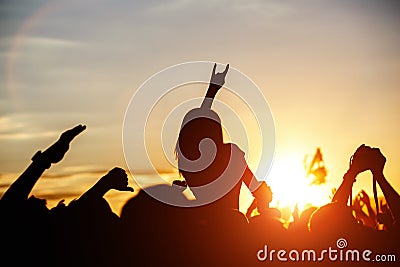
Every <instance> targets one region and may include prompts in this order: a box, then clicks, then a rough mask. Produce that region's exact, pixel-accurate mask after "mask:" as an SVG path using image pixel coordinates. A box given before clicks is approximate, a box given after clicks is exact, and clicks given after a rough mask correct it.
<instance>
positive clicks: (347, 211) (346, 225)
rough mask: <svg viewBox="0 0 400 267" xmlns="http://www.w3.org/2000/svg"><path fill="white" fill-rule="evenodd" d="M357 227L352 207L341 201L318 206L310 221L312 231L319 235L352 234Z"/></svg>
mask: <svg viewBox="0 0 400 267" xmlns="http://www.w3.org/2000/svg"><path fill="white" fill-rule="evenodd" d="M357 227H358V223H357V220H356V219H355V218H354V217H353V215H352V210H351V208H350V207H348V206H346V205H343V204H342V203H339V202H333V203H329V204H326V205H324V206H322V207H320V208H318V209H317V210H316V211H315V212H314V213H312V215H311V217H310V221H309V228H310V231H311V233H314V234H317V235H325V236H326V235H338V234H352V233H353V232H354V231H355V230H356V229H357Z"/></svg>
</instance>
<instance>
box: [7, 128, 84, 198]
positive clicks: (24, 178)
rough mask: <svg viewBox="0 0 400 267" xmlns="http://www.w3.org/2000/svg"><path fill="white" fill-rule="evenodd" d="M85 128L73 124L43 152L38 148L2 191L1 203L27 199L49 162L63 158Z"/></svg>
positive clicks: (49, 164) (55, 161) (48, 166)
mask: <svg viewBox="0 0 400 267" xmlns="http://www.w3.org/2000/svg"><path fill="white" fill-rule="evenodd" d="M85 129H86V126H84V125H78V126H75V127H74V128H72V129H69V130H67V131H65V132H63V133H62V134H61V136H60V138H59V139H58V140H57V141H56V142H55V143H54V144H53V145H51V146H50V147H49V148H47V149H46V150H45V151H44V152H41V151H40V150H39V151H38V152H36V154H35V155H34V156H33V157H32V162H31V164H30V165H29V166H28V167H27V168H26V170H25V171H24V172H23V173H22V174H21V175H20V176H19V177H18V178H17V180H16V181H15V182H14V183H12V184H11V186H10V187H9V188H8V190H7V191H6V192H5V193H4V195H3V197H2V199H1V201H2V203H5V204H15V203H17V202H20V201H23V200H26V199H28V196H29V194H30V192H31V191H32V188H33V187H34V185H35V184H36V182H37V181H38V180H39V178H40V176H41V175H42V174H43V172H44V171H45V170H46V169H48V168H50V166H51V164H53V163H58V162H59V161H61V160H62V159H63V157H64V155H65V153H66V152H67V151H68V149H69V145H70V143H71V141H72V140H73V139H74V138H75V137H76V136H77V135H78V134H80V133H81V132H82V131H83V130H85Z"/></svg>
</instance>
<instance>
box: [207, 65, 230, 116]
mask: <svg viewBox="0 0 400 267" xmlns="http://www.w3.org/2000/svg"><path fill="white" fill-rule="evenodd" d="M216 68H217V63H215V64H214V67H213V70H212V73H211V79H210V85H209V86H208V90H207V93H206V96H205V97H204V100H203V103H202V104H201V108H207V109H211V105H212V103H213V100H214V97H215V95H216V94H217V92H218V90H219V89H221V87H222V86H223V85H224V84H225V76H226V74H227V73H228V69H229V64H228V65H226V67H225V70H224V71H223V72H219V73H215V70H216Z"/></svg>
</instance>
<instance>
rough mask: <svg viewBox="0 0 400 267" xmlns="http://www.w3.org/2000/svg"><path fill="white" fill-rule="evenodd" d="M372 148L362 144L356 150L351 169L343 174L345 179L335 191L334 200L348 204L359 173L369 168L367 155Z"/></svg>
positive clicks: (351, 160) (351, 161)
mask: <svg viewBox="0 0 400 267" xmlns="http://www.w3.org/2000/svg"><path fill="white" fill-rule="evenodd" d="M370 150H371V148H370V147H369V146H366V145H364V144H362V145H361V146H359V147H358V148H357V150H356V152H354V154H353V156H352V157H351V159H350V166H349V169H348V170H347V172H346V173H345V174H344V175H343V181H342V183H341V185H340V186H339V188H338V190H337V191H336V192H335V195H334V196H333V199H332V202H339V203H343V205H346V204H347V202H348V200H349V197H350V195H351V190H352V188H353V183H354V182H355V181H356V177H357V175H358V174H359V173H361V172H364V171H366V170H368V169H369V165H368V158H367V157H368V152H369V151H370ZM350 201H351V200H350Z"/></svg>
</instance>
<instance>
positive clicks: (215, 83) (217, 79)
mask: <svg viewBox="0 0 400 267" xmlns="http://www.w3.org/2000/svg"><path fill="white" fill-rule="evenodd" d="M216 68H217V63H215V64H214V67H213V70H212V73H211V79H210V88H213V89H214V90H216V91H218V90H219V89H220V88H221V87H222V86H223V85H224V84H225V76H226V74H227V73H228V70H229V64H228V65H226V67H225V70H224V71H223V72H218V73H216V72H215V71H216Z"/></svg>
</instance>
